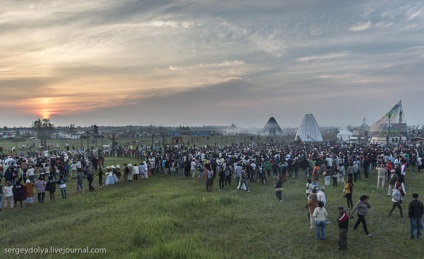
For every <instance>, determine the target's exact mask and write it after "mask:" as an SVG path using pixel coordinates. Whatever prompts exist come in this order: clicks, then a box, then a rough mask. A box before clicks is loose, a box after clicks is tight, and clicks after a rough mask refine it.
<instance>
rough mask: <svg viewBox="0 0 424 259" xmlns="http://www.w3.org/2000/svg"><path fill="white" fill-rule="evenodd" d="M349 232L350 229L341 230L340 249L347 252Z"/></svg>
mask: <svg viewBox="0 0 424 259" xmlns="http://www.w3.org/2000/svg"><path fill="white" fill-rule="evenodd" d="M347 231H348V228H339V249H340V250H347Z"/></svg>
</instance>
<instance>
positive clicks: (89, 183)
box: [86, 170, 94, 192]
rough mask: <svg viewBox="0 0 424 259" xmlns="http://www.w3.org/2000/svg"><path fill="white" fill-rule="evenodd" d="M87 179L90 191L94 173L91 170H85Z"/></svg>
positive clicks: (92, 189)
mask: <svg viewBox="0 0 424 259" xmlns="http://www.w3.org/2000/svg"><path fill="white" fill-rule="evenodd" d="M86 177H87V181H88V189H89V191H90V192H92V191H94V187H93V180H94V175H93V173H92V172H91V170H88V172H87V176H86Z"/></svg>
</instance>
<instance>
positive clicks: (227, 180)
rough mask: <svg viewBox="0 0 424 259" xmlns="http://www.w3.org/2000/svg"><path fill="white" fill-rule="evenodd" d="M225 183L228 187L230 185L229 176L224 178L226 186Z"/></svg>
mask: <svg viewBox="0 0 424 259" xmlns="http://www.w3.org/2000/svg"><path fill="white" fill-rule="evenodd" d="M227 183H228V185H229V186H230V185H231V175H227V176H225V185H227Z"/></svg>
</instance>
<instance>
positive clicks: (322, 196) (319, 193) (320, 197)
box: [317, 186, 327, 207]
mask: <svg viewBox="0 0 424 259" xmlns="http://www.w3.org/2000/svg"><path fill="white" fill-rule="evenodd" d="M324 192H325V187H324V186H321V187H320V188H319V189H318V191H317V198H318V201H322V202H323V203H324V207H325V204H326V203H327V199H326V198H325V193H324Z"/></svg>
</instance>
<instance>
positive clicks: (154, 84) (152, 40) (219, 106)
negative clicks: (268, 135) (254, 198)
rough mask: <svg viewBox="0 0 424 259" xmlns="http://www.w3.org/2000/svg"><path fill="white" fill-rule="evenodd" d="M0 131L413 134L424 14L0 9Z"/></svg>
mask: <svg viewBox="0 0 424 259" xmlns="http://www.w3.org/2000/svg"><path fill="white" fill-rule="evenodd" d="M0 33H1V35H2V36H1V38H0V64H1V65H0V91H1V100H2V101H1V102H0V121H1V124H0V126H31V123H32V122H33V121H34V120H35V119H36V118H38V117H40V118H43V117H47V118H50V120H51V122H52V123H54V124H55V125H65V126H66V125H70V124H71V123H74V124H76V125H81V126H87V125H93V124H97V125H117V126H118V125H130V124H133V125H150V124H153V125H190V126H191V125H193V126H195V125H231V124H232V123H234V124H236V125H237V126H242V127H248V126H254V127H263V126H264V125H265V123H266V121H267V120H268V118H269V117H271V116H273V117H275V119H276V120H277V121H278V123H279V124H280V125H281V126H282V127H286V126H295V127H297V126H299V125H300V123H301V121H302V119H303V116H304V115H305V114H306V113H313V114H314V116H315V118H316V120H317V122H318V124H319V125H320V126H343V125H348V124H351V125H359V124H361V123H362V119H363V118H364V117H366V119H367V123H368V124H372V123H373V122H375V121H377V120H378V119H379V118H380V117H381V116H382V115H384V114H385V113H386V112H388V111H389V110H390V108H391V107H392V106H393V105H395V104H396V103H397V102H398V101H399V100H402V102H403V107H404V112H405V120H406V122H407V123H408V124H422V123H423V120H422V110H421V109H420V108H421V107H422V99H423V97H424V94H423V91H422V82H424V73H422V67H424V2H422V1H408V0H406V1H404V0H394V1H382V0H370V1H339V0H322V1H310V0H285V1H277V0H275V1H271V0H264V1H252V0H243V1H241V0H234V1H226V2H223V1H216V0H202V1H200V0H193V1H190V0H178V1H174V0H172V1H170V0H169V1H165V0H155V1H148V0H145V1H137V0H120V1H114V0H87V1H31V0H22V1H14V0H4V1H2V3H1V5H0Z"/></svg>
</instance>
